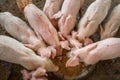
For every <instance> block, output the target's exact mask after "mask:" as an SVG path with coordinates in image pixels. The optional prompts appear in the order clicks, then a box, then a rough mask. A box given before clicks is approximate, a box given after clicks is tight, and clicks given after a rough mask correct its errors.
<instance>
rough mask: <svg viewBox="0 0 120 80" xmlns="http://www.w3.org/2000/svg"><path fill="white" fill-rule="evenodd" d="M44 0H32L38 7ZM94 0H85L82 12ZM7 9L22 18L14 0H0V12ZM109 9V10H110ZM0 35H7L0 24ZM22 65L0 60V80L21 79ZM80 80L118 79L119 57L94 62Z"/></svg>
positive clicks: (119, 34) (117, 0) (119, 70)
mask: <svg viewBox="0 0 120 80" xmlns="http://www.w3.org/2000/svg"><path fill="white" fill-rule="evenodd" d="M44 1H45V0H33V3H34V4H35V5H37V6H38V7H39V8H40V9H42V8H43V6H44ZM93 1H94V0H86V1H85V5H84V8H83V13H84V12H85V10H86V8H87V7H88V5H89V4H90V3H91V2H93ZM112 1H113V2H112V7H111V9H112V8H113V7H114V6H115V5H117V4H119V3H120V0H112ZM3 11H9V12H11V13H13V14H14V15H16V16H18V17H20V18H22V19H23V20H25V19H24V17H23V14H22V13H21V12H20V11H19V9H18V7H17V5H16V3H15V0H0V12H3ZM110 11H111V10H110ZM0 35H9V34H8V33H7V32H6V31H5V30H4V29H3V28H2V27H1V26H0ZM93 37H94V39H96V40H98V38H99V36H98V35H97V34H95V35H94V36H93ZM116 37H120V30H119V32H118V33H117V35H116ZM22 69H23V67H21V66H20V65H15V64H11V63H7V62H3V61H0V80H22V77H21V76H22V75H21V73H20V70H22ZM49 80H59V79H57V78H55V77H54V76H51V77H50V78H49ZM80 80H120V58H117V59H114V60H107V61H102V62H99V63H98V64H96V67H95V69H94V71H93V72H92V73H90V74H89V75H88V76H86V77H84V78H83V79H80Z"/></svg>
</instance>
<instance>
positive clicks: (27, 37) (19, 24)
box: [0, 12, 52, 57]
mask: <svg viewBox="0 0 120 80" xmlns="http://www.w3.org/2000/svg"><path fill="white" fill-rule="evenodd" d="M0 24H1V25H2V26H3V27H4V28H5V30H6V31H7V32H8V33H9V34H10V35H12V36H13V37H14V38H16V39H18V40H19V41H21V42H23V43H24V44H26V46H27V47H29V48H31V49H33V50H35V51H37V52H38V54H40V55H42V56H44V57H49V56H50V54H51V53H52V51H51V49H50V48H47V46H46V44H45V43H44V42H43V40H42V39H41V38H39V39H38V38H37V37H36V36H35V34H34V32H33V31H32V30H31V29H30V27H29V26H28V25H27V24H26V23H25V22H24V21H23V20H21V19H20V18H18V17H15V16H13V15H12V14H11V13H9V12H1V13H0ZM45 50H47V52H46V54H44V53H45V52H44V51H45ZM48 55H49V56H48Z"/></svg>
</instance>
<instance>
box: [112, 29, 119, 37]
mask: <svg viewBox="0 0 120 80" xmlns="http://www.w3.org/2000/svg"><path fill="white" fill-rule="evenodd" d="M118 30H119V27H118V28H116V29H115V30H114V31H112V32H111V33H110V37H113V36H115V35H116V33H117V31H118Z"/></svg>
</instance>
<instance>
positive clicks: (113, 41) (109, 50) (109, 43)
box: [66, 38, 120, 67]
mask: <svg viewBox="0 0 120 80" xmlns="http://www.w3.org/2000/svg"><path fill="white" fill-rule="evenodd" d="M119 48H120V38H108V39H105V40H101V41H98V42H96V43H92V44H90V45H88V46H85V47H83V48H81V49H76V50H73V51H71V52H70V53H69V56H70V59H69V60H68V61H67V63H66V66H67V67H69V66H76V65H78V64H79V62H84V63H85V64H87V65H90V64H95V63H97V62H99V61H101V60H108V59H113V58H117V57H120V50H119Z"/></svg>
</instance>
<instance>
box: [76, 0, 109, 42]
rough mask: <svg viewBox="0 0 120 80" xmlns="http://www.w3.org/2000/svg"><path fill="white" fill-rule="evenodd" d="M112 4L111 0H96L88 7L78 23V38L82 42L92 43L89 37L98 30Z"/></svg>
mask: <svg viewBox="0 0 120 80" xmlns="http://www.w3.org/2000/svg"><path fill="white" fill-rule="evenodd" d="M110 5H111V0H96V1H94V2H93V3H92V4H91V5H90V6H89V7H88V9H87V11H86V13H85V14H84V16H83V17H82V19H81V20H80V21H79V24H78V31H77V32H78V34H77V39H78V40H79V41H80V42H85V41H86V42H87V43H89V42H90V43H91V40H90V39H89V37H90V36H91V35H93V34H94V33H95V32H96V30H97V28H98V27H99V24H100V23H101V22H102V21H103V20H104V18H105V17H106V15H107V13H108V10H109V8H110ZM85 39H87V40H85Z"/></svg>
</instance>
